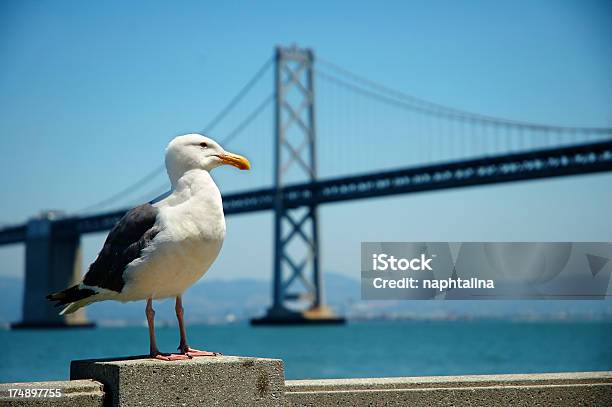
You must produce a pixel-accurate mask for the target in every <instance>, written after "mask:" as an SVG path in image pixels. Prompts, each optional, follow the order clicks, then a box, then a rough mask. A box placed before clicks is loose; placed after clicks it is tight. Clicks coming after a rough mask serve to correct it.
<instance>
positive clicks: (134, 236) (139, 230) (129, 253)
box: [83, 203, 159, 292]
mask: <svg viewBox="0 0 612 407" xmlns="http://www.w3.org/2000/svg"><path fill="white" fill-rule="evenodd" d="M158 213H159V209H157V208H155V207H154V206H152V205H151V204H148V203H147V204H144V205H140V206H137V207H136V208H134V209H131V210H130V211H129V212H128V213H126V214H125V215H124V216H123V218H121V220H119V222H117V224H116V225H115V227H114V228H113V229H112V230H111V231H110V233H109V234H108V237H107V238H106V241H105V242H104V247H102V250H101V251H100V253H99V254H98V257H97V258H96V260H95V261H94V262H93V263H91V265H90V266H89V270H88V271H87V274H85V278H84V279H83V283H84V284H86V285H88V286H95V287H101V288H106V289H108V290H113V291H117V292H121V290H122V289H123V286H124V285H125V281H124V280H123V271H124V270H125V267H126V266H127V265H128V264H129V263H131V262H132V261H133V260H136V259H137V258H139V257H140V255H141V253H142V250H143V249H144V248H145V247H146V246H147V245H148V244H149V242H150V241H151V240H153V238H154V237H155V236H156V235H157V233H159V229H158V228H157V227H155V220H156V218H157V214H158Z"/></svg>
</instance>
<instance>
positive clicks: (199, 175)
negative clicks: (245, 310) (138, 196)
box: [47, 134, 251, 361]
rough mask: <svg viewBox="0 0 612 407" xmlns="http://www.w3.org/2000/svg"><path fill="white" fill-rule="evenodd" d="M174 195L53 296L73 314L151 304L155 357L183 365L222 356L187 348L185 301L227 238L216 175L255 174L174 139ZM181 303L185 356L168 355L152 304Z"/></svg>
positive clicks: (169, 155) (198, 140) (117, 235)
mask: <svg viewBox="0 0 612 407" xmlns="http://www.w3.org/2000/svg"><path fill="white" fill-rule="evenodd" d="M165 163H166V170H167V172H168V176H169V178H170V183H171V186H172V187H171V193H170V195H168V196H167V197H166V198H164V199H163V200H161V201H159V202H157V203H155V204H153V205H151V204H149V203H146V204H143V205H140V206H137V207H135V208H133V209H131V210H130V211H128V212H127V213H126V214H125V216H123V217H122V218H121V219H120V220H119V222H118V223H117V224H116V225H115V227H113V229H112V230H111V231H110V233H109V234H108V237H107V238H106V241H105V242H104V246H103V247H102V250H101V251H100V253H99V254H98V257H97V258H96V260H95V261H94V262H93V263H91V265H90V266H89V269H88V271H87V273H86V274H85V276H84V277H83V280H82V281H81V282H80V283H79V284H77V285H74V286H72V287H70V288H67V289H65V290H63V291H60V292H57V293H53V294H50V295H48V296H47V298H48V299H49V300H51V301H56V304H55V305H56V306H64V308H63V309H62V311H61V312H60V315H64V314H70V313H72V312H75V311H76V310H78V309H79V308H81V307H84V306H86V305H89V304H91V303H94V302H98V301H105V300H115V301H121V302H127V301H138V300H146V302H147V305H146V312H145V315H146V317H147V323H148V326H149V345H150V346H149V353H150V356H151V357H152V358H156V359H160V360H168V361H169V360H181V359H188V358H191V357H194V356H215V355H218V353H215V352H208V351H202V350H197V349H192V348H190V347H189V345H188V344H187V333H186V330H185V323H184V320H183V302H182V295H183V293H184V292H185V290H186V289H187V288H189V287H190V286H192V285H193V284H194V283H195V282H196V281H198V280H199V279H200V278H201V277H202V276H203V275H204V274H205V273H206V272H207V271H208V269H209V268H210V266H211V265H212V264H213V262H214V261H215V259H216V258H217V256H218V255H219V251H220V250H221V245H222V244H223V239H224V237H225V216H224V214H223V202H222V200H221V193H220V192H219V188H218V187H217V185H216V184H215V182H214V181H213V179H212V177H211V175H210V172H211V170H213V169H214V168H216V167H219V166H222V165H231V166H234V167H236V168H238V169H240V170H249V169H250V168H251V164H250V163H249V161H248V160H247V159H246V158H244V157H242V156H240V155H238V154H232V153H229V152H227V151H225V150H224V149H223V148H222V147H221V146H220V145H219V144H218V143H217V142H215V141H214V140H212V139H210V138H208V137H205V136H203V135H201V134H186V135H184V136H179V137H176V138H174V139H173V140H172V141H171V142H170V143H169V144H168V147H167V148H166V157H165ZM164 298H175V299H176V303H175V311H176V317H177V320H178V326H179V331H180V338H181V339H180V344H179V347H178V350H179V353H169V354H167V353H161V352H160V351H159V349H158V348H157V343H156V340H155V324H154V320H155V310H154V309H153V300H157V299H164Z"/></svg>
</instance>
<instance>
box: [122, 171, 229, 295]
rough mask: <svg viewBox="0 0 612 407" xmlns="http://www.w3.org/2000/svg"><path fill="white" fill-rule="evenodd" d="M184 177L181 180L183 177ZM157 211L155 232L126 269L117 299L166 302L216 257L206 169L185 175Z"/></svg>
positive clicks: (214, 209)
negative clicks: (156, 231) (145, 246)
mask: <svg viewBox="0 0 612 407" xmlns="http://www.w3.org/2000/svg"><path fill="white" fill-rule="evenodd" d="M183 178H186V179H183ZM183 178H182V179H181V181H183V182H182V183H181V182H179V185H178V188H177V190H176V191H175V192H173V193H172V194H171V195H170V196H169V197H168V198H166V199H165V200H163V201H161V202H159V203H158V204H156V206H157V207H158V208H159V214H158V216H157V218H158V219H157V222H156V226H157V227H159V228H160V232H159V233H158V234H157V236H156V237H155V239H153V241H152V242H151V244H150V245H149V246H148V247H147V248H146V249H145V250H144V251H143V256H142V257H141V259H139V260H136V261H134V262H132V263H130V265H128V267H127V268H126V271H125V272H124V280H125V281H126V285H125V287H124V288H123V290H122V293H121V294H120V296H119V298H117V299H119V300H123V301H131V300H140V299H146V298H167V297H175V296H177V295H180V294H182V293H183V292H184V291H185V290H186V289H187V288H189V287H190V286H191V285H193V284H194V283H195V282H197V281H198V280H199V279H200V278H201V277H202V276H203V275H204V274H205V273H206V272H207V271H208V269H209V268H210V266H211V265H212V263H213V262H214V261H215V259H216V258H217V256H218V254H219V251H220V250H221V246H222V244H223V239H224V237H225V217H224V215H223V205H222V201H221V194H220V192H219V189H218V188H217V186H216V185H215V183H214V182H213V180H212V178H211V177H210V175H209V174H208V172H206V171H198V173H196V174H189V173H187V174H186V175H185V176H184V177H183Z"/></svg>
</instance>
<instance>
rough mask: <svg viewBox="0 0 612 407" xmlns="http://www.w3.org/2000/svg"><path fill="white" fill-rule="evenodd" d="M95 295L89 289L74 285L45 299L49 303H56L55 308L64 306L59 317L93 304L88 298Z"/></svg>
mask: <svg viewBox="0 0 612 407" xmlns="http://www.w3.org/2000/svg"><path fill="white" fill-rule="evenodd" d="M94 295H96V292H95V291H94V290H92V289H90V288H80V287H79V285H78V284H77V285H74V286H72V287H70V288H67V289H65V290H62V291H58V292H56V293H53V294H49V295H47V299H48V300H50V301H57V302H56V303H55V304H54V305H55V306H56V307H62V306H65V305H66V307H64V309H63V310H62V311H61V312H60V315H64V314H70V313H73V312H74V311H76V310H77V309H79V308H81V307H83V306H85V305H87V304H89V303H90V302H93V299H92V298H90V297H92V296H94Z"/></svg>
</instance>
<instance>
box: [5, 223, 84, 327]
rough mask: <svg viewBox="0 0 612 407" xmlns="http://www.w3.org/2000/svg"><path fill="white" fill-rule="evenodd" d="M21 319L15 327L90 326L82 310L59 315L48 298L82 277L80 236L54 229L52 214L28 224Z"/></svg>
mask: <svg viewBox="0 0 612 407" xmlns="http://www.w3.org/2000/svg"><path fill="white" fill-rule="evenodd" d="M25 263H26V264H25V266H26V267H25V268H26V276H25V277H26V278H25V290H24V297H23V315H22V321H21V322H18V323H15V324H13V325H12V328H65V327H90V326H93V324H92V323H90V322H88V321H87V319H86V318H85V312H84V310H83V309H81V310H79V311H77V312H75V313H73V314H70V315H65V316H60V315H59V311H60V309H58V308H56V307H54V306H53V304H52V303H51V302H50V301H49V300H47V299H46V298H45V297H46V296H47V295H48V294H49V293H52V292H56V291H60V290H63V289H64V288H67V287H68V286H70V285H73V284H76V283H77V282H78V281H79V279H80V277H81V241H80V235H79V234H78V233H76V231H75V232H74V233H71V232H67V231H62V233H61V234H59V233H56V232H54V228H53V222H52V219H51V216H45V217H43V218H40V219H32V220H30V221H29V222H28V224H27V232H26V253H25Z"/></svg>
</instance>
